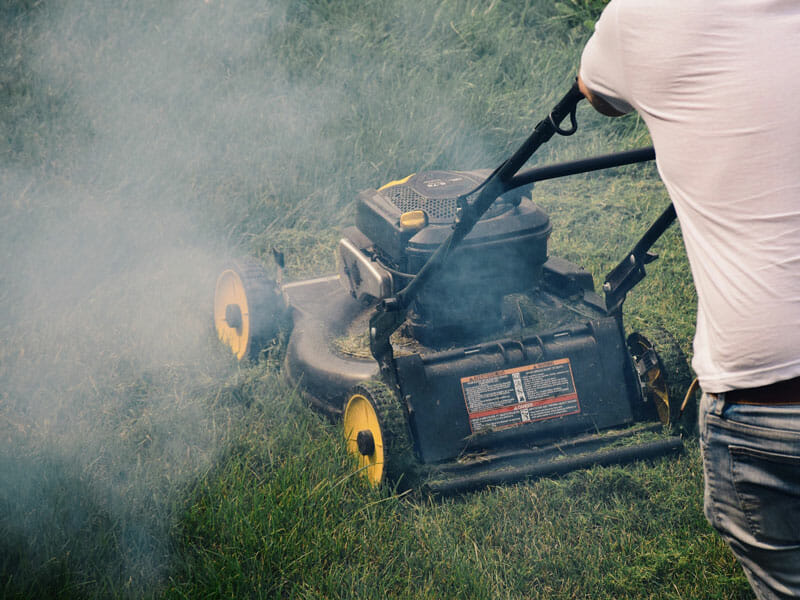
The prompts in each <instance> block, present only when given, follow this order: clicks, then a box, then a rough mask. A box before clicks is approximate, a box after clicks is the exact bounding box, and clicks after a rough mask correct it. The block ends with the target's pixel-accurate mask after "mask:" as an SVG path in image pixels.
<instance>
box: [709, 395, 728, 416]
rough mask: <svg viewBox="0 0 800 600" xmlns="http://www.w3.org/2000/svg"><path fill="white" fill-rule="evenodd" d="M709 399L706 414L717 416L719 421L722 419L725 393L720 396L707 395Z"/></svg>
mask: <svg viewBox="0 0 800 600" xmlns="http://www.w3.org/2000/svg"><path fill="white" fill-rule="evenodd" d="M708 397H709V399H710V400H711V402H710V403H709V406H708V412H709V413H711V414H712V415H716V416H718V417H719V418H720V419H721V418H722V413H723V412H724V410H725V392H722V393H721V394H711V393H709V394H708Z"/></svg>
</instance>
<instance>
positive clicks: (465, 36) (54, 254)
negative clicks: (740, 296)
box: [0, 0, 752, 599]
mask: <svg viewBox="0 0 800 600" xmlns="http://www.w3.org/2000/svg"><path fill="white" fill-rule="evenodd" d="M602 4H603V2H602V1H601V0H597V1H590V0H561V1H554V0H527V1H526V0H516V1H513V2H489V1H486V2H478V1H477V0H443V1H433V0H413V1H411V2H402V3H401V2H391V1H389V0H374V1H373V0H370V1H366V2H356V1H355V0H337V1H335V2H334V1H331V0H303V1H289V0H279V1H278V0H276V1H272V2H268V3H265V2H258V1H256V0H176V1H175V2H168V3H167V2H161V1H156V0H142V1H141V2H122V1H121V0H120V1H117V0H115V1H113V2H106V3H95V2H89V1H88V0H72V1H70V2H56V1H55V0H9V1H7V2H5V3H3V4H2V6H0V251H2V256H3V259H4V260H3V261H2V265H0V340H2V342H0V444H1V445H0V596H2V597H8V598H46V597H62V598H86V597H90V598H94V597H98V598H106V597H133V598H140V597H168V598H217V597H237V598H240V597H264V598H384V597H394V598H515V599H517V598H519V599H522V598H543V599H544V598H547V599H551V598H598V599H599V598H658V599H662V598H675V599H678V598H684V599H688V598H725V599H728V598H751V597H752V595H751V592H750V591H749V588H748V586H747V582H746V580H745V578H744V576H743V575H742V573H741V571H740V569H739V568H738V566H737V565H736V564H735V561H734V560H733V558H732V556H731V555H730V554H729V553H728V551H727V550H726V548H725V547H724V545H723V544H722V542H721V541H720V539H719V538H718V537H717V536H716V535H715V534H714V533H713V532H712V530H711V528H710V527H709V526H708V525H707V524H706V522H705V520H704V517H703V515H702V469H701V464H700V459H699V451H698V448H697V442H696V441H695V440H689V441H688V442H687V448H686V452H685V453H684V454H683V455H681V456H680V457H678V458H674V459H669V460H661V461H656V462H654V463H650V464H634V465H631V466H626V467H624V468H623V467H611V468H596V469H591V470H587V471H581V472H577V473H573V474H571V475H569V476H566V477H563V478H560V479H557V480H549V479H548V480H541V481H536V482H530V483H525V484H519V485H514V486H507V487H502V488H491V489H486V490H483V491H480V492H476V493H473V494H469V495H465V496H463V497H458V498H451V499H444V500H441V499H440V500H433V499H430V498H427V497H424V496H422V495H419V494H417V493H408V494H397V493H394V491H393V490H392V489H390V488H388V487H384V488H381V489H370V488H368V487H367V486H366V485H365V484H364V483H363V482H362V481H361V480H360V479H359V478H358V477H356V476H355V475H354V469H353V465H352V464H351V462H350V461H349V459H348V457H347V456H346V455H345V454H344V450H343V444H342V440H341V432H340V430H339V428H338V426H337V425H336V424H332V423H330V422H328V421H327V420H325V419H324V418H323V417H322V416H320V415H319V414H317V413H315V412H313V411H312V410H311V409H310V408H308V406H306V405H305V404H304V403H303V402H302V401H301V400H300V398H299V396H298V393H297V391H296V390H294V389H292V388H291V387H290V386H288V384H287V383H286V382H285V381H284V380H283V378H282V377H281V375H280V363H281V358H282V353H283V351H284V345H285V339H279V340H277V341H276V343H275V344H274V345H273V346H272V347H271V348H270V349H269V350H268V352H267V353H266V354H265V355H264V356H263V357H262V359H261V360H260V361H259V362H256V363H248V364H241V365H239V364H235V363H234V361H233V360H232V359H231V358H230V357H229V356H227V354H226V352H225V351H224V349H222V348H220V347H219V345H218V344H217V343H216V339H215V338H214V335H213V333H212V332H211V323H210V321H211V314H210V313H211V300H212V294H213V286H214V279H215V277H216V274H217V273H218V272H219V269H220V266H221V265H222V264H224V262H225V260H226V259H227V258H229V257H231V256H242V255H250V256H254V257H257V258H259V259H261V260H263V261H264V263H265V264H269V256H270V254H271V249H272V248H273V247H277V248H280V249H281V250H282V251H284V253H285V254H286V262H287V277H289V278H292V279H299V278H303V277H307V276H313V275H319V274H323V273H327V272H330V270H331V269H333V266H334V261H333V249H334V247H335V243H336V240H337V239H338V231H339V230H340V229H341V228H342V227H344V226H346V225H348V224H350V223H351V222H352V219H353V212H352V201H353V199H354V198H355V195H356V194H357V192H358V191H360V190H362V189H365V188H370V187H376V186H378V185H380V184H382V183H384V182H386V181H389V180H392V179H397V178H398V177H402V176H404V175H407V174H409V173H412V172H416V171H419V170H422V169H431V168H461V169H472V168H481V167H494V166H496V165H497V164H498V163H499V162H500V161H502V160H503V159H504V158H505V157H506V156H508V155H509V154H510V152H512V151H513V150H514V149H515V148H516V147H517V146H518V145H519V144H520V143H521V142H522V140H524V139H525V138H526V137H527V135H528V134H529V133H530V131H531V129H532V128H533V126H534V125H535V123H536V122H538V121H539V120H540V119H541V118H543V117H544V116H545V115H546V114H547V112H548V111H549V110H550V108H551V107H552V105H553V104H554V103H555V101H556V100H557V99H558V98H560V97H561V96H562V95H563V94H564V93H565V92H566V91H567V89H568V88H569V86H570V85H571V83H572V80H573V78H574V76H575V74H576V70H577V65H578V61H579V57H580V51H581V48H582V46H583V43H584V42H585V40H586V39H587V37H588V35H590V32H591V21H592V19H593V16H594V15H596V14H597V11H598V10H599V9H600V7H601V6H602ZM578 120H579V123H580V130H579V132H578V133H577V134H576V135H575V136H574V137H571V138H558V139H555V140H553V141H552V142H551V143H550V144H548V145H547V146H546V147H544V148H543V149H542V151H541V152H540V154H538V155H537V156H536V157H535V159H534V161H533V162H534V163H537V164H542V163H546V162H552V161H558V160H567V159H571V158H578V157H586V156H590V155H593V154H601V153H606V152H611V151H616V150H623V149H629V148H636V147H640V146H644V145H647V144H648V138H647V133H646V130H645V129H644V127H643V125H642V123H641V122H640V121H639V120H638V119H637V118H636V117H635V116H630V117H625V118H623V119H620V120H607V119H603V118H602V117H599V116H598V115H596V114H594V112H593V111H592V110H591V109H590V108H589V107H588V106H581V107H580V108H579V111H578ZM534 196H535V199H536V201H537V202H538V203H539V204H541V205H542V206H543V207H544V208H545V209H546V210H547V211H548V212H549V213H550V216H551V220H552V223H553V234H552V237H551V241H550V252H551V253H552V254H554V255H559V256H564V257H566V258H568V259H570V260H572V261H574V262H577V263H579V264H581V265H583V266H585V267H586V268H587V269H589V270H590V271H591V272H592V273H593V274H594V275H595V280H596V281H601V280H602V277H603V275H604V274H605V273H606V272H608V270H609V269H610V268H612V267H613V266H614V265H615V264H616V263H617V262H618V260H619V259H620V258H621V256H623V253H624V252H626V251H627V250H628V249H629V248H630V247H631V246H632V244H633V243H634V242H635V241H636V239H637V237H638V236H639V235H640V234H641V233H642V232H643V231H644V229H645V228H646V227H647V226H648V225H649V223H650V222H651V221H652V220H653V219H654V218H655V217H656V216H657V215H658V214H659V213H660V212H661V210H663V209H664V208H665V207H666V205H667V202H668V199H667V197H666V194H665V192H664V190H663V188H662V186H661V185H660V183H659V182H658V178H657V175H656V173H655V170H654V168H653V167H652V166H633V167H627V168H624V169H620V170H617V171H615V172H614V173H610V172H609V173H604V174H599V175H593V176H576V177H572V178H570V179H568V180H561V181H555V182H546V183H541V184H539V185H537V187H536V188H535V190H534ZM655 250H656V251H657V252H658V253H659V255H660V257H661V258H660V259H659V261H657V262H656V263H654V264H652V265H650V266H649V267H648V273H649V276H648V278H647V279H646V280H645V281H644V282H643V283H642V284H641V285H640V286H639V287H637V288H636V290H635V291H634V293H633V294H632V295H631V297H630V298H629V300H628V302H627V304H626V323H627V326H628V328H629V329H639V328H643V327H646V326H652V325H657V326H660V327H664V328H666V329H668V330H669V331H671V332H672V333H673V334H674V335H675V336H676V338H677V339H678V340H679V342H680V344H681V346H682V347H683V349H684V350H685V351H686V352H689V351H690V349H691V337H692V334H693V319H694V310H695V309H694V306H695V297H694V289H693V287H692V284H691V278H690V275H689V272H688V266H687V264H686V258H685V255H684V252H683V246H682V242H681V239H680V235H679V231H678V230H677V228H674V230H672V231H670V232H668V234H667V235H666V236H665V237H664V239H662V240H661V241H659V243H658V244H657V246H656V248H655ZM270 268H271V267H270Z"/></svg>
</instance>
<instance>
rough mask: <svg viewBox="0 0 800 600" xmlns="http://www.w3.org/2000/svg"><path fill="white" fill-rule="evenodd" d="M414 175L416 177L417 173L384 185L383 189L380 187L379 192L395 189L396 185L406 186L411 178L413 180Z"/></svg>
mask: <svg viewBox="0 0 800 600" xmlns="http://www.w3.org/2000/svg"><path fill="white" fill-rule="evenodd" d="M414 175H416V173H412V174H411V175H409V176H408V177H403V178H402V179H396V180H395V181H390V182H389V183H386V184H384V185H382V186H381V187H379V188H378V191H379V192H382V191H383V190H385V189H386V188H390V187H394V186H396V185H403V184H404V183H406V182H407V181H408V180H409V179H411V178H412V177H413V176H414Z"/></svg>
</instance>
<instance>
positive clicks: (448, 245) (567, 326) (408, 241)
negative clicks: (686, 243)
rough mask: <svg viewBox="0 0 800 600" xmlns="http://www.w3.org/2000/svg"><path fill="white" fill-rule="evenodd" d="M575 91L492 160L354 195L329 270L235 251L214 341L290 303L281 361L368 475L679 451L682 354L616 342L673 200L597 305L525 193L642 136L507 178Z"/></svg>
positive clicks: (258, 333) (444, 475)
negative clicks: (296, 274) (489, 165)
mask: <svg viewBox="0 0 800 600" xmlns="http://www.w3.org/2000/svg"><path fill="white" fill-rule="evenodd" d="M582 97H583V96H582V95H581V94H580V92H579V91H578V89H577V86H573V88H572V89H571V90H570V91H569V93H568V94H567V95H566V96H564V98H563V99H562V100H561V101H560V102H559V103H558V104H557V105H556V107H555V108H554V109H553V111H552V112H551V113H550V115H549V116H548V117H547V118H546V119H545V120H543V121H541V122H540V123H539V124H538V125H537V126H536V128H535V130H534V132H533V133H532V135H531V136H530V137H529V138H528V140H526V142H525V143H524V144H523V145H522V147H521V148H520V149H519V150H518V151H517V152H516V153H515V154H514V155H513V156H512V157H511V158H509V159H508V160H507V161H506V162H504V163H503V164H502V165H501V166H500V167H498V168H497V169H496V170H495V171H493V172H490V171H488V170H487V171H470V172H464V171H431V172H424V173H418V174H414V175H411V176H409V177H406V178H405V179H402V180H398V181H393V182H391V183H388V184H386V185H384V186H383V187H381V188H379V189H377V190H372V191H365V192H362V193H361V194H360V195H359V196H358V199H357V201H356V222H355V226H354V227H351V228H349V229H347V230H345V232H344V237H343V238H342V239H341V241H340V242H339V247H338V250H337V263H338V272H337V273H335V274H331V275H329V276H326V277H320V278H316V279H311V280H305V281H297V282H291V283H285V284H278V283H276V282H274V281H272V280H271V279H269V277H267V275H266V272H265V270H264V268H263V266H261V265H259V264H257V263H254V262H252V261H246V262H244V263H238V264H234V265H232V266H231V267H229V268H228V269H226V270H225V271H224V272H223V273H222V274H221V275H220V277H219V280H218V283H217V288H216V294H215V307H214V313H215V323H216V327H217V332H218V334H219V337H220V339H221V340H222V341H223V343H225V344H226V345H228V346H229V347H230V348H231V350H233V352H234V353H235V354H236V356H237V357H238V358H240V359H244V358H247V357H253V356H256V355H257V354H258V352H259V351H260V349H262V348H263V345H264V344H265V343H266V341H268V340H269V338H270V337H272V336H274V335H275V333H276V332H277V325H276V323H278V322H279V316H280V315H281V314H284V313H285V311H287V310H288V311H289V314H290V315H291V321H292V332H291V335H290V337H289V341H288V346H287V351H286V359H285V367H284V370H285V373H286V375H287V376H288V378H289V379H290V380H291V381H292V382H293V383H295V384H296V385H297V386H298V389H300V390H301V391H302V393H303V394H304V396H305V397H307V398H308V400H309V401H310V402H311V404H312V405H313V406H315V407H317V408H318V409H321V410H322V411H324V412H326V413H327V414H329V415H331V416H333V417H335V418H339V419H341V421H342V424H343V428H344V434H345V438H346V440H347V447H348V449H349V451H350V452H351V453H352V454H353V455H354V456H355V457H356V458H357V459H358V461H359V464H360V466H361V468H362V470H363V473H364V475H365V476H366V477H368V478H369V480H370V481H371V482H373V483H375V484H378V483H380V482H382V481H384V480H387V479H388V480H391V481H394V482H398V481H399V482H401V484H403V485H405V486H411V485H424V486H425V487H427V489H429V490H431V491H433V492H438V493H451V492H456V491H460V490H465V489H470V488H475V487H480V486H485V485H491V484H497V483H503V482H511V481H518V480H521V479H526V478H530V477H535V476H540V475H550V474H558V473H563V472H566V471H569V470H573V469H576V468H582V467H585V466H589V465H592V464H609V463H621V462H626V461H631V460H636V459H641V458H647V457H653V456H659V455H663V454H668V453H671V452H677V451H679V450H680V448H681V447H682V443H681V439H680V437H679V436H677V435H666V434H664V433H663V429H664V426H665V425H675V423H676V421H677V418H678V412H679V411H678V407H679V406H680V403H681V400H683V394H684V392H685V391H686V389H687V388H688V387H689V384H690V380H691V377H690V373H689V368H688V365H687V364H686V359H685V358H684V356H683V354H682V353H681V350H680V348H679V346H678V345H677V344H676V343H675V341H674V340H673V339H671V337H670V336H669V334H667V333H666V332H663V331H662V332H659V333H657V335H655V336H653V335H651V334H649V333H648V334H647V335H642V334H640V333H634V334H631V335H630V336H628V337H627V338H626V337H625V334H624V328H623V323H622V303H623V301H624V298H625V294H627V292H628V291H629V290H630V289H631V288H632V287H633V286H634V285H635V284H636V283H638V281H640V280H641V278H642V277H644V265H645V264H646V263H648V262H650V261H651V260H653V259H654V256H652V255H650V254H649V253H648V250H649V248H650V246H651V245H652V244H653V242H654V241H655V240H656V239H657V238H658V236H659V235H660V234H661V233H663V231H664V230H665V229H666V228H667V227H668V226H669V224H670V223H671V222H672V220H674V211H673V210H672V208H671V206H670V208H668V209H667V211H665V213H664V215H662V217H661V218H660V219H659V221H658V222H657V223H656V224H655V225H654V226H653V227H651V229H650V230H649V231H648V232H647V234H645V237H643V238H642V240H641V241H640V242H639V243H638V244H637V245H636V246H635V247H634V249H633V250H632V251H631V252H630V253H629V254H628V255H627V256H626V258H625V259H624V260H623V261H622V262H621V263H620V265H619V266H618V267H616V268H615V269H614V270H613V271H612V273H611V274H610V275H609V277H608V278H607V279H606V282H605V284H604V286H603V289H604V292H605V296H606V297H605V299H603V298H601V297H600V296H598V295H597V294H595V292H594V281H593V278H592V276H591V274H590V273H588V272H586V271H584V270H583V269H582V268H580V267H579V266H577V265H574V264H572V263H570V262H569V261H567V260H564V259H562V258H558V257H549V256H548V254H547V240H548V237H549V234H550V230H551V227H550V220H549V218H548V216H547V214H546V213H545V212H544V211H543V210H542V209H541V208H540V207H539V206H537V205H536V204H534V202H533V201H532V200H531V198H530V194H529V192H530V188H531V186H532V184H533V182H535V181H540V180H543V179H550V178H554V177H561V176H564V175H569V174H573V173H582V172H588V171H592V170H597V169H603V168H608V167H613V166H619V165H624V164H631V163H634V162H641V161H644V160H652V159H653V158H654V153H653V150H652V148H647V149H643V150H637V151H630V152H624V153H619V154H612V155H607V156H603V157H597V158H593V159H586V160H582V161H575V162H570V163H563V164H559V165H553V166H547V167H539V168H534V169H530V170H529V171H526V172H523V173H518V172H519V170H520V168H521V167H522V166H523V165H524V163H525V162H526V161H527V160H528V158H530V156H531V155H532V154H533V153H534V152H535V151H536V149H537V148H538V147H539V146H540V145H541V144H542V143H544V142H546V141H547V140H549V139H550V137H552V136H553V135H554V134H555V133H559V134H561V135H569V134H571V133H573V132H574V131H575V129H576V128H577V125H576V121H575V110H576V106H577V104H578V102H579V101H580V99H581V98H582ZM567 117H569V119H570V121H571V127H570V129H569V130H564V129H562V128H561V126H560V123H561V122H562V120H564V119H566V118H567ZM281 266H282V265H281ZM648 432H651V433H648ZM673 432H674V428H673Z"/></svg>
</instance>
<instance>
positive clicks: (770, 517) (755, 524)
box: [730, 446, 800, 545]
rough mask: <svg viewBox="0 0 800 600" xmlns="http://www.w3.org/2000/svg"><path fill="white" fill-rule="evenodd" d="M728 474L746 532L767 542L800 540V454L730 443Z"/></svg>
mask: <svg viewBox="0 0 800 600" xmlns="http://www.w3.org/2000/svg"><path fill="white" fill-rule="evenodd" d="M730 453H731V474H732V477H733V485H734V488H735V489H736V495H737V496H738V498H739V505H740V506H741V509H742V512H743V513H744V515H745V518H746V519H747V524H748V526H749V528H750V533H751V534H752V535H753V536H754V537H755V538H756V539H757V540H758V541H760V542H763V543H767V544H778V545H780V544H799V543H800V456H792V455H789V454H780V453H777V452H768V451H765V450H756V449H754V448H747V447H744V446H730Z"/></svg>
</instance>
